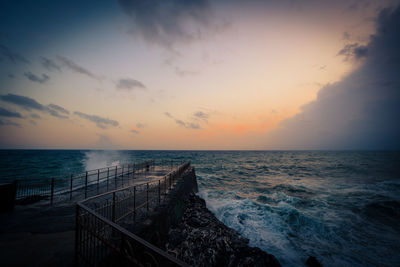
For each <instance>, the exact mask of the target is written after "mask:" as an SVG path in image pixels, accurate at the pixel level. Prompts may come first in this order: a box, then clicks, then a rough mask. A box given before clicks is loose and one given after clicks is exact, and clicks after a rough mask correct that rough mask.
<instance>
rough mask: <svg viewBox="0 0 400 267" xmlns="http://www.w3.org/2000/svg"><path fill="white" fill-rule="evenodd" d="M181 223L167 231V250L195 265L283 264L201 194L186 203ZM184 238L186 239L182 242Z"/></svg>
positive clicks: (188, 199) (191, 196) (192, 195)
mask: <svg viewBox="0 0 400 267" xmlns="http://www.w3.org/2000/svg"><path fill="white" fill-rule="evenodd" d="M184 206H185V208H184V211H183V215H182V219H181V222H180V223H179V224H178V225H177V226H176V227H175V228H173V229H170V231H169V234H168V243H167V245H166V250H167V252H168V253H171V254H173V255H174V256H176V257H178V258H179V259H181V260H183V261H185V262H186V263H188V264H190V265H193V266H280V264H279V262H278V261H277V260H276V258H275V257H274V256H273V255H271V254H268V253H266V252H264V251H262V250H261V249H259V248H255V247H250V246H249V245H248V243H249V240H248V239H246V238H243V237H242V236H241V235H240V234H239V233H238V232H237V231H235V230H234V229H231V228H229V227H227V226H226V225H224V224H223V223H222V222H220V221H219V220H218V219H217V218H216V217H215V216H214V215H213V214H212V213H211V212H210V211H209V210H208V209H207V208H206V203H205V201H204V200H203V199H201V198H200V197H198V196H196V195H194V194H191V195H189V196H188V198H187V199H186V200H185V202H184ZM182 240H183V241H182Z"/></svg>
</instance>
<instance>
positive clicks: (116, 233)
mask: <svg viewBox="0 0 400 267" xmlns="http://www.w3.org/2000/svg"><path fill="white" fill-rule="evenodd" d="M189 168H190V162H186V163H184V164H182V165H180V166H179V167H177V168H175V169H174V170H172V171H171V172H170V173H168V174H167V175H165V176H164V177H162V178H161V179H159V180H157V181H153V182H148V183H142V184H138V185H134V186H129V187H126V188H121V189H118V190H113V191H110V192H107V193H104V194H100V195H97V196H94V197H90V198H88V199H85V200H83V201H81V202H78V204H77V207H76V236H75V260H76V263H77V265H86V266H99V265H101V266H107V265H115V266H127V265H133V266H139V265H143V266H187V264H186V263H184V262H182V261H180V260H178V259H176V258H175V257H173V256H171V255H169V254H168V253H166V252H164V251H162V250H160V249H159V248H157V247H155V246H153V245H152V244H150V243H148V242H147V241H145V240H144V239H142V238H140V237H138V236H136V235H134V234H132V233H131V232H129V231H128V230H127V229H125V228H124V227H122V226H121V225H130V226H132V225H135V223H137V222H138V221H141V219H143V218H145V217H146V215H147V214H148V213H149V211H151V210H152V209H154V208H155V207H157V206H158V205H159V204H160V203H161V202H162V201H163V200H164V198H165V196H166V195H167V193H168V191H169V190H171V189H172V188H173V186H174V184H175V182H176V181H177V180H178V179H180V178H181V177H182V176H183V174H184V172H185V171H187V170H188V169H189Z"/></svg>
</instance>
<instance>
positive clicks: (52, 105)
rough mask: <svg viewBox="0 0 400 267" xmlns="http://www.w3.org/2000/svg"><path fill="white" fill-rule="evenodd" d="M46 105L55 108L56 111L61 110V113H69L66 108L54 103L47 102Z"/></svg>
mask: <svg viewBox="0 0 400 267" xmlns="http://www.w3.org/2000/svg"><path fill="white" fill-rule="evenodd" d="M48 107H49V108H51V109H53V110H56V111H58V112H61V113H64V114H67V115H69V111H68V110H66V109H65V108H63V107H60V106H58V105H56V104H49V105H48Z"/></svg>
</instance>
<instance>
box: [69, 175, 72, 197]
mask: <svg viewBox="0 0 400 267" xmlns="http://www.w3.org/2000/svg"><path fill="white" fill-rule="evenodd" d="M69 200H72V174H71V180H70V184H69Z"/></svg>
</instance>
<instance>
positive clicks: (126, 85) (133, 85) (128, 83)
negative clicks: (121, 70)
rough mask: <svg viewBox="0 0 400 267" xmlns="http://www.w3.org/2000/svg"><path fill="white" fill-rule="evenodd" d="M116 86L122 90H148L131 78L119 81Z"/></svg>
mask: <svg viewBox="0 0 400 267" xmlns="http://www.w3.org/2000/svg"><path fill="white" fill-rule="evenodd" d="M115 85H116V87H117V89H120V90H133V89H146V86H145V85H144V84H143V83H141V82H139V81H138V80H135V79H131V78H123V79H119V80H118V81H117V82H116V84H115Z"/></svg>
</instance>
